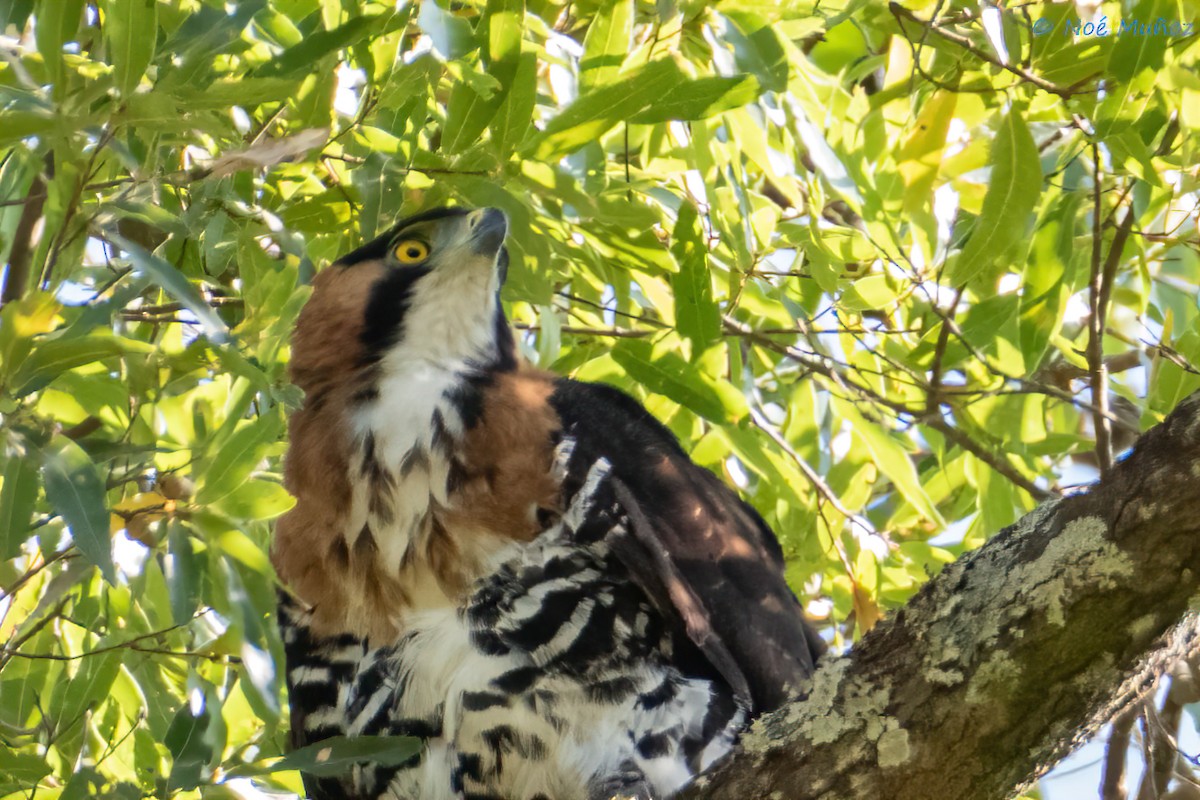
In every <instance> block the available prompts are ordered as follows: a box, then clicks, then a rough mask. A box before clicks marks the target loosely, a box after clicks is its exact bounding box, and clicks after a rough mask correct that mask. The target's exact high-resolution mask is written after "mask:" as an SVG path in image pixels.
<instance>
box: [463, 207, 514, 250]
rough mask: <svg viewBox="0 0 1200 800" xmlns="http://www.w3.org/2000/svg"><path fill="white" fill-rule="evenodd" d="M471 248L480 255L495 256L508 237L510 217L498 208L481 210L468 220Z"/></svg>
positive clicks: (473, 213) (472, 214)
mask: <svg viewBox="0 0 1200 800" xmlns="http://www.w3.org/2000/svg"><path fill="white" fill-rule="evenodd" d="M467 224H468V225H469V226H470V229H471V246H472V248H474V250H475V252H476V253H478V254H479V255H481V256H482V255H488V256H495V255H496V254H497V253H498V252H499V251H500V247H501V245H503V244H504V237H505V236H507V235H508V217H506V216H505V215H504V212H503V211H501V210H500V209H498V208H481V209H479V210H478V211H473V212H471V215H470V216H469V217H468V218H467Z"/></svg>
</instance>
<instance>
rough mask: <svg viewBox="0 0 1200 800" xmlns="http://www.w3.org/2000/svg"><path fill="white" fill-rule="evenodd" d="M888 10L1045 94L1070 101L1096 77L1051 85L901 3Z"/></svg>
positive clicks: (894, 4) (893, 3)
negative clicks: (1068, 83) (1084, 85)
mask: <svg viewBox="0 0 1200 800" xmlns="http://www.w3.org/2000/svg"><path fill="white" fill-rule="evenodd" d="M888 9H889V10H890V11H891V12H892V15H893V16H894V17H896V18H897V20H908V21H909V22H914V23H916V24H917V25H920V26H922V27H923V28H925V29H926V30H928V31H931V32H933V33H936V34H937V35H938V36H940V37H942V38H943V39H945V40H946V41H948V42H953V43H954V44H956V45H958V46H959V47H961V48H962V49H964V50H966V51H967V52H968V53H970V54H971V55H973V56H975V57H976V58H978V59H980V60H981V61H985V62H987V63H988V64H991V65H992V66H994V67H998V68H999V69H1002V70H1005V71H1006V72H1011V73H1012V74H1013V75H1016V76H1017V77H1018V78H1020V79H1021V80H1022V81H1024V82H1025V83H1028V84H1032V85H1033V86H1036V87H1037V88H1039V89H1041V90H1042V91H1044V92H1049V93H1050V94H1053V95H1057V96H1058V97H1061V98H1062V99H1063V100H1068V99H1070V98H1071V96H1072V95H1076V94H1082V93H1083V92H1082V91H1081V90H1077V89H1076V88H1075V87H1077V86H1081V85H1082V84H1083V83H1086V82H1087V81H1089V80H1091V79H1092V77H1094V76H1090V75H1089V76H1088V77H1087V78H1084V79H1083V80H1081V81H1078V82H1076V83H1075V84H1074V85H1072V86H1070V87H1066V88H1064V87H1062V86H1059V85H1058V84H1056V83H1051V82H1050V81H1048V80H1046V79H1045V78H1042V77H1039V76H1038V75H1034V74H1033V73H1032V72H1028V71H1026V70H1024V69H1022V68H1021V67H1018V66H1014V65H1012V64H1006V63H1004V62H1003V61H1001V60H1000V59H998V58H995V57H993V56H991V55H989V54H988V53H986V52H985V51H983V50H980V49H979V48H978V47H976V46H975V45H974V44H972V42H971V40H970V39H968V38H967V37H965V36H961V35H959V34H957V33H953V32H952V31H948V30H946V29H945V28H943V27H941V26H940V25H937V24H935V23H934V22H932V21H926V20H923V19H921V18H920V17H918V16H917V15H916V14H914V13H912V12H911V11H909V10H908V9H907V8H904V7H903V6H901V5H900V4H899V3H895V2H891V3H888ZM900 28H901V30H903V29H904V25H903V24H901V26H900Z"/></svg>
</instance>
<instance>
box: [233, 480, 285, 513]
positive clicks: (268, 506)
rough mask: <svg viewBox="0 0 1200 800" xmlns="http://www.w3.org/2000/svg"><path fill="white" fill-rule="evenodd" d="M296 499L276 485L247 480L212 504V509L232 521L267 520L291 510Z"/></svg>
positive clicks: (270, 482)
mask: <svg viewBox="0 0 1200 800" xmlns="http://www.w3.org/2000/svg"><path fill="white" fill-rule="evenodd" d="M295 505H296V498H294V497H292V496H291V495H290V494H288V490H287V489H284V488H283V487H282V486H281V485H279V484H278V483H274V482H273V481H267V480H249V481H246V482H245V483H243V484H242V485H241V486H239V487H237V488H236V489H234V490H233V491H232V492H230V493H229V494H227V495H225V496H224V497H222V498H221V499H220V500H218V501H217V502H216V503H214V504H213V508H214V509H216V510H217V511H220V512H221V513H223V514H228V515H229V516H230V517H232V518H234V519H244V520H268V519H275V518H276V517H278V516H279V515H280V514H283V513H284V512H286V511H289V510H291V508H292V507H293V506H295Z"/></svg>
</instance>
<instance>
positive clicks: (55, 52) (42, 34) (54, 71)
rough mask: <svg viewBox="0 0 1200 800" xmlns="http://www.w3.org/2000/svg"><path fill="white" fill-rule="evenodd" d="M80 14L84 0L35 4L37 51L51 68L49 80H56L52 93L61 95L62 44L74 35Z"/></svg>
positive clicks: (50, 0)
mask: <svg viewBox="0 0 1200 800" xmlns="http://www.w3.org/2000/svg"><path fill="white" fill-rule="evenodd" d="M82 14H83V0H41V2H40V3H39V4H38V10H37V25H36V26H34V34H35V37H36V40H37V48H38V52H39V53H41V55H42V58H43V59H44V60H45V62H46V66H47V68H48V69H49V70H50V73H51V75H50V80H51V82H52V83H54V84H55V87H54V90H55V95H61V92H62V90H63V87H61V86H59V83H60V82H61V81H62V73H63V58H62V56H63V53H62V48H63V44H65V43H66V42H69V41H71V40H72V39H73V38H74V37H75V34H76V32H78V30H79V19H80V17H81V16H82Z"/></svg>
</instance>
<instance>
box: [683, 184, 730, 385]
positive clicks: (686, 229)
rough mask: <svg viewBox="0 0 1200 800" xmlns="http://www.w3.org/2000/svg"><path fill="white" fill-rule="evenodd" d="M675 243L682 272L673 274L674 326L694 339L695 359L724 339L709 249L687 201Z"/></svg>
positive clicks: (693, 354) (692, 208) (698, 222)
mask: <svg viewBox="0 0 1200 800" xmlns="http://www.w3.org/2000/svg"><path fill="white" fill-rule="evenodd" d="M674 239H675V242H674V244H672V245H671V255H673V256H674V257H675V261H676V263H678V264H679V272H677V273H675V274H674V275H672V276H671V290H672V292H674V294H675V325H676V327H677V328H678V329H679V333H680V335H682V336H685V337H686V338H688V339H689V340H691V342H692V360H693V361H695V360H696V358H697V357H699V356H700V354H701V353H703V352H704V351H705V350H707V349H708V348H709V347H710V346H711V345H712V344H713V343H714V342H717V341H719V340H720V338H721V311H720V309H718V308H717V304H716V302H715V301H714V300H713V292H712V275H711V274H710V273H709V271H708V250H707V248H706V247H705V245H704V232H703V231H702V230H701V229H700V220H699V217H698V216H697V214H696V209H695V207H694V206H693V205H692V204H691V203H689V202H687V201H684V202H683V203H682V204H680V206H679V218H678V219H677V220H676V221H675V235H674Z"/></svg>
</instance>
